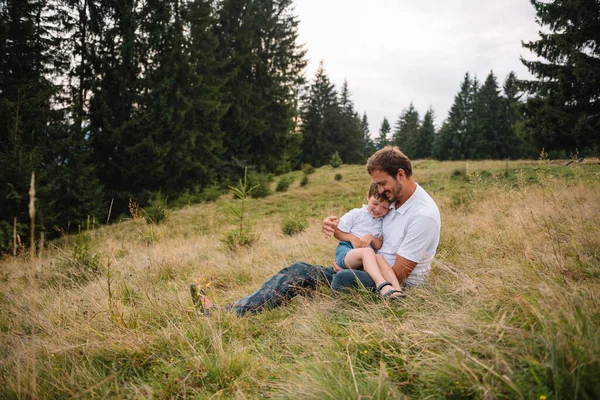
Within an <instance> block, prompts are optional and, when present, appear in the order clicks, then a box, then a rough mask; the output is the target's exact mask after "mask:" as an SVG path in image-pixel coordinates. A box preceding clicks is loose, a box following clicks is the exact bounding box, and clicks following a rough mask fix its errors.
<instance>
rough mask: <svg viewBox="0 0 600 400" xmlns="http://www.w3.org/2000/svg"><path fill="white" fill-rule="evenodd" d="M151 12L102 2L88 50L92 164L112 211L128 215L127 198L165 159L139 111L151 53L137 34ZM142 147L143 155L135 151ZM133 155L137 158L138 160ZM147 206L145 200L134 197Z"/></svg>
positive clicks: (92, 17) (128, 1)
mask: <svg viewBox="0 0 600 400" xmlns="http://www.w3.org/2000/svg"><path fill="white" fill-rule="evenodd" d="M144 11H147V8H144V9H141V10H140V9H138V8H136V2H134V1H132V0H126V1H122V2H112V1H108V0H102V1H100V2H99V3H97V4H95V7H94V11H93V12H90V15H89V17H90V25H89V26H90V29H91V32H92V33H93V39H94V41H95V43H94V45H93V49H94V51H93V52H90V54H89V57H90V64H91V68H92V73H93V75H94V83H93V86H92V89H91V92H90V105H89V130H90V134H89V140H90V143H91V146H92V148H93V161H92V162H93V163H94V164H95V165H96V173H97V176H98V179H99V180H100V183H101V184H102V185H103V186H104V192H105V196H106V198H107V199H114V204H113V209H112V212H113V213H115V214H116V215H118V214H120V213H123V212H126V211H127V204H128V201H129V198H131V197H136V196H137V193H141V192H142V190H143V189H142V188H144V187H145V186H146V185H147V184H150V185H152V184H153V182H156V179H157V178H158V177H156V176H151V175H153V174H154V171H155V170H156V168H155V165H156V163H158V162H160V160H162V159H163V158H162V157H163V155H162V151H163V149H161V148H160V147H159V145H158V144H155V143H149V140H148V138H147V137H146V136H145V132H144V129H143V128H144V125H143V124H141V118H140V114H141V113H142V109H140V108H139V107H138V104H140V102H141V96H142V95H143V94H144V93H145V92H146V90H145V89H144V88H143V86H142V84H141V83H142V82H141V80H140V70H141V66H142V65H148V64H149V61H148V49H147V46H146V45H145V43H143V42H142V40H141V38H140V37H138V36H136V32H137V31H139V29H140V24H141V21H143V20H145V18H146V16H145V15H144V14H143V13H144ZM141 146H144V148H143V151H142V150H139V151H132V149H136V150H137V149H139V147H141ZM134 154H135V157H134ZM136 200H138V202H141V203H144V200H147V198H146V199H143V198H142V199H140V198H139V197H138V198H137V199H136Z"/></svg>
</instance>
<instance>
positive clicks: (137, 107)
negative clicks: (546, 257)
mask: <svg viewBox="0 0 600 400" xmlns="http://www.w3.org/2000/svg"><path fill="white" fill-rule="evenodd" d="M530 2H531V4H532V6H533V7H534V8H535V10H536V14H537V22H538V23H539V25H540V34H539V37H538V38H537V39H536V40H534V41H530V42H523V43H522V46H523V47H524V48H526V49H528V50H530V51H531V52H532V53H534V54H536V55H537V58H536V59H522V60H521V62H522V63H523V64H524V65H525V66H526V67H527V68H528V70H529V71H530V73H531V74H532V76H534V79H531V80H521V79H520V78H519V77H518V76H516V74H515V73H512V72H511V73H509V74H508V75H507V76H496V75H495V74H494V72H493V71H490V72H489V74H488V75H487V76H481V77H478V76H475V75H473V74H472V73H470V72H469V66H468V65H465V67H464V70H465V71H466V72H465V74H464V79H463V80H462V81H461V82H456V88H457V92H456V95H455V97H454V102H453V104H452V106H451V108H450V110H449V111H448V113H447V116H446V117H445V119H444V122H443V123H442V124H441V126H436V124H435V112H436V111H435V110H433V109H431V108H430V109H429V110H428V111H427V112H426V113H425V114H424V115H419V113H418V111H417V109H416V108H415V105H413V104H412V103H411V104H408V105H406V108H404V109H403V110H398V114H397V115H390V116H387V117H388V118H389V120H388V118H385V119H384V121H383V123H382V124H381V126H379V127H369V121H368V117H367V115H366V113H365V112H363V111H361V110H357V109H356V108H355V105H354V102H353V98H352V82H348V81H343V82H332V81H331V80H330V78H329V76H328V74H327V70H326V65H327V59H325V60H323V61H322V62H321V64H320V66H319V68H318V69H317V71H316V73H315V74H314V76H306V74H305V67H306V65H307V58H306V51H307V49H306V46H305V45H304V44H303V43H301V42H300V41H299V38H298V25H299V19H298V16H297V15H296V14H295V12H294V3H293V1H292V0H215V1H213V0H136V1H133V0H123V1H112V0H0V253H3V252H9V251H12V249H13V248H14V245H15V243H14V240H15V239H14V238H15V237H16V236H15V233H16V234H18V236H19V242H23V243H22V245H23V246H25V242H27V239H26V238H27V236H28V234H27V233H28V232H29V229H30V222H29V221H30V216H29V213H28V204H29V201H30V200H29V190H30V184H31V180H32V172H35V189H36V192H35V193H36V194H35V197H36V214H35V221H36V226H37V230H38V231H41V232H44V233H45V234H46V237H47V238H51V237H56V236H58V235H60V234H62V233H67V232H71V233H74V232H77V230H78V229H86V228H87V227H89V224H90V223H92V224H104V223H111V222H116V221H117V219H118V217H119V216H120V215H122V214H125V213H127V212H128V207H129V206H130V205H131V202H132V201H133V202H135V203H136V204H139V205H141V206H148V207H150V206H152V205H154V206H156V205H157V204H166V203H167V202H168V203H169V204H174V203H177V201H182V200H181V199H188V200H189V199H193V200H194V201H197V202H201V201H205V200H210V199H211V197H212V196H214V193H218V194H220V193H221V192H222V190H223V189H225V191H226V190H227V187H228V185H231V184H235V183H236V182H237V181H238V180H239V179H240V177H243V175H244V171H245V169H248V171H249V179H250V180H251V181H253V182H259V181H260V180H261V179H268V176H269V175H277V174H282V173H287V172H290V171H293V170H297V169H301V168H302V167H303V165H304V166H306V165H308V164H310V165H311V166H313V167H320V166H323V165H327V164H329V163H330V162H331V160H332V159H339V158H341V161H342V162H343V163H344V164H364V163H365V162H366V160H367V158H368V157H369V156H370V155H371V154H372V153H373V152H374V151H375V150H376V149H378V148H380V147H382V146H385V145H388V144H391V145H397V146H399V147H400V149H402V151H404V152H405V153H406V154H407V155H408V156H409V157H410V158H411V159H414V160H417V159H425V158H430V159H437V160H482V159H497V160H504V159H513V160H514V159H524V158H538V157H539V155H540V152H541V151H542V149H543V151H544V152H546V153H547V154H550V155H551V156H552V157H554V158H571V157H574V156H575V157H577V158H579V157H597V156H598V154H599V153H600V47H599V41H600V36H599V35H600V2H598V1H597V0H591V1H590V0H569V1H568V0H554V1H541V0H531V1H530ZM406 40H410V39H408V38H407V39H406ZM401 89H402V88H398V90H401ZM438 112H439V111H438ZM186 201H187V200H186ZM90 218H91V221H92V222H90Z"/></svg>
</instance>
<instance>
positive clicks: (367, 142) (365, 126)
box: [360, 112, 375, 159]
mask: <svg viewBox="0 0 600 400" xmlns="http://www.w3.org/2000/svg"><path fill="white" fill-rule="evenodd" d="M360 126H361V130H362V133H363V156H364V157H365V159H367V158H369V157H371V155H372V154H373V153H375V142H373V139H372V138H371V133H370V130H369V120H368V118H367V113H366V112H363V116H362V119H361V121H360Z"/></svg>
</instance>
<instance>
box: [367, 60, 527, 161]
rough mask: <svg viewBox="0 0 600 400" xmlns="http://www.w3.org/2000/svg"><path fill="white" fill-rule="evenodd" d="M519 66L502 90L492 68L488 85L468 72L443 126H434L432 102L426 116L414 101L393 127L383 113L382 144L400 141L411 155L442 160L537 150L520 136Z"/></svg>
mask: <svg viewBox="0 0 600 400" xmlns="http://www.w3.org/2000/svg"><path fill="white" fill-rule="evenodd" d="M517 85H518V81H517V77H516V75H515V74H514V72H511V73H509V74H508V76H507V77H506V80H505V82H504V85H503V90H502V92H500V90H499V87H498V81H497V78H496V76H495V75H494V73H493V71H492V72H490V73H489V75H488V76H487V78H486V80H485V82H484V83H483V85H481V84H480V83H479V81H478V80H477V78H476V77H475V78H471V77H470V75H469V73H468V72H467V73H466V74H465V77H464V79H463V81H462V83H461V85H460V91H459V92H458V93H457V94H456V96H455V97H454V102H453V104H452V106H451V107H450V110H449V111H448V116H447V118H446V119H445V120H444V122H443V123H442V126H441V127H440V128H439V129H436V128H435V125H434V121H435V113H434V110H433V109H432V108H429V109H428V110H427V112H426V113H425V115H424V116H423V119H422V120H421V119H420V118H419V112H418V111H417V110H416V109H415V107H414V105H413V104H412V103H411V104H410V105H409V107H407V108H405V109H404V110H402V112H401V113H400V115H399V116H398V119H397V121H396V123H395V125H394V127H393V128H392V126H391V125H390V123H389V121H388V120H387V118H384V119H383V122H382V123H381V127H380V128H379V136H378V137H377V140H376V144H377V147H383V146H386V145H394V146H399V147H400V148H401V149H402V150H403V151H404V152H405V153H406V154H407V155H408V156H409V157H410V158H413V159H419V158H435V159H438V160H467V159H471V160H476V159H507V158H511V159H517V158H523V157H531V156H535V151H533V149H532V148H530V147H528V146H527V142H526V140H525V139H524V138H523V137H522V136H520V135H519V134H518V133H519V129H520V128H519V126H520V125H519V124H521V123H522V121H523V118H522V113H521V112H520V111H519V107H521V106H522V105H523V104H522V103H521V101H520V98H519V97H520V93H519V91H518V89H517Z"/></svg>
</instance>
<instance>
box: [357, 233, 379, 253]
mask: <svg viewBox="0 0 600 400" xmlns="http://www.w3.org/2000/svg"><path fill="white" fill-rule="evenodd" d="M369 245H370V246H371V247H372V248H373V249H374V250H379V249H380V248H381V246H382V245H383V238H380V239H378V238H376V237H375V236H373V235H371V234H370V233H367V234H366V235H365V236H363V237H361V238H360V241H359V243H358V247H369ZM354 247H356V246H354Z"/></svg>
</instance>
